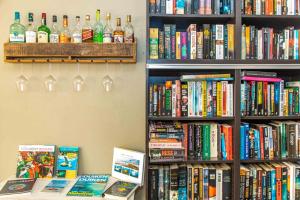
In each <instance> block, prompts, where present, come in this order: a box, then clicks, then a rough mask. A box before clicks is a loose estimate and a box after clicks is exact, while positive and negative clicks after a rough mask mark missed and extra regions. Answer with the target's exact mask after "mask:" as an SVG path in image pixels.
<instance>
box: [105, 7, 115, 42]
mask: <svg viewBox="0 0 300 200" xmlns="http://www.w3.org/2000/svg"><path fill="white" fill-rule="evenodd" d="M110 20H111V15H110V13H107V14H106V24H105V27H104V31H103V43H112V42H113V28H112V26H111V23H110Z"/></svg>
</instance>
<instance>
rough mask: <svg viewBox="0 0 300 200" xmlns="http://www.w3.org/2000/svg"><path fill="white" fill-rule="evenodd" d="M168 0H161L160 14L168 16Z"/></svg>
mask: <svg viewBox="0 0 300 200" xmlns="http://www.w3.org/2000/svg"><path fill="white" fill-rule="evenodd" d="M166 9H167V8H166V0H160V13H161V14H166Z"/></svg>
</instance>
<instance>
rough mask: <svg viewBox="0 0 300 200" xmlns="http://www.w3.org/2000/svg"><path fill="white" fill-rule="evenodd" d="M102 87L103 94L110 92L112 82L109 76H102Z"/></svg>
mask: <svg viewBox="0 0 300 200" xmlns="http://www.w3.org/2000/svg"><path fill="white" fill-rule="evenodd" d="M102 85H103V87H104V90H105V92H110V91H111V90H112V88H113V80H112V78H111V77H110V76H109V75H106V76H104V78H103V80H102Z"/></svg>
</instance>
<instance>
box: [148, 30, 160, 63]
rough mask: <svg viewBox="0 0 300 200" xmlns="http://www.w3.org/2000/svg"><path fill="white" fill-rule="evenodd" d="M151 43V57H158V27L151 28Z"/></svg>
mask: <svg viewBox="0 0 300 200" xmlns="http://www.w3.org/2000/svg"><path fill="white" fill-rule="evenodd" d="M149 45H150V46H149V51H150V52H149V55H150V59H158V28H150V38H149Z"/></svg>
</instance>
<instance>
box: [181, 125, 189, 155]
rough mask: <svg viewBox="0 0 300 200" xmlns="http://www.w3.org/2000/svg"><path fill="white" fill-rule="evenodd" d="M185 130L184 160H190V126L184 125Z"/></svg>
mask: <svg viewBox="0 0 300 200" xmlns="http://www.w3.org/2000/svg"><path fill="white" fill-rule="evenodd" d="M182 128H183V133H184V136H183V147H184V159H185V160H187V159H188V151H187V150H188V124H182Z"/></svg>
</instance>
